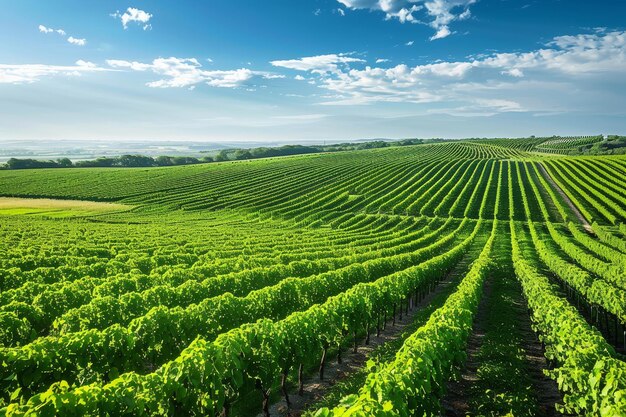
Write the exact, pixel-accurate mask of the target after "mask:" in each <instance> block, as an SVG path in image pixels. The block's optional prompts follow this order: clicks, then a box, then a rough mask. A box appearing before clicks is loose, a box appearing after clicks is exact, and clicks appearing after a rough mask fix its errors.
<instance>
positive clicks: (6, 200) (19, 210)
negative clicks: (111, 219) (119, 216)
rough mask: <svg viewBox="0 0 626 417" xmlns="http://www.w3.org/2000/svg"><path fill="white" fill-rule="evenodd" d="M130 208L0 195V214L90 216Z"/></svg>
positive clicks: (109, 204) (122, 205)
mask: <svg viewBox="0 0 626 417" xmlns="http://www.w3.org/2000/svg"><path fill="white" fill-rule="evenodd" d="M132 208H133V206H129V205H126V204H118V203H101V202H96V201H82V200H56V199H50V198H14V197H0V216H15V215H30V216H49V217H74V216H91V215H94V214H101V213H110V212H115V211H126V210H130V209H132Z"/></svg>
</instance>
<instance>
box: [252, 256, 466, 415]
mask: <svg viewBox="0 0 626 417" xmlns="http://www.w3.org/2000/svg"><path fill="white" fill-rule="evenodd" d="M464 262H466V261H465V260H461V263H464ZM455 273H456V274H458V270H457V268H454V269H453V271H452V272H450V273H449V274H447V276H446V277H445V278H444V279H443V280H442V281H441V282H440V283H439V285H437V286H436V288H435V290H434V291H433V292H431V293H430V294H428V295H426V296H425V297H424V298H423V299H422V301H420V302H419V303H417V304H416V305H415V306H414V307H413V309H412V310H410V311H409V314H408V315H406V314H403V316H402V320H399V319H398V318H397V317H396V324H395V326H393V325H392V320H389V321H388V322H387V326H386V328H385V330H382V329H381V332H380V336H379V337H377V336H376V333H375V332H374V333H373V334H372V335H371V336H370V342H369V344H368V345H365V344H363V341H360V344H359V347H358V349H357V352H356V353H353V351H352V348H348V349H347V350H344V351H342V353H341V358H342V363H341V364H339V363H337V359H336V356H331V357H329V358H328V360H327V361H326V364H325V366H324V380H323V381H320V379H319V376H318V374H317V373H314V374H313V375H309V376H307V377H305V379H304V391H303V395H298V391H297V387H290V389H289V399H290V401H291V405H290V407H287V403H286V402H285V399H284V398H281V399H280V401H277V402H276V403H274V404H273V405H272V406H271V407H270V409H269V412H270V415H271V416H289V417H298V416H301V415H302V413H303V412H304V411H305V410H306V409H307V407H309V406H310V405H311V404H313V403H314V402H316V401H318V400H319V399H321V398H322V397H323V396H324V394H325V393H326V392H327V390H328V389H329V388H330V387H332V386H333V385H335V384H336V383H338V382H340V381H341V380H343V379H345V378H346V377H347V376H349V375H350V374H352V373H354V372H356V371H358V370H359V369H360V368H362V367H363V366H365V363H366V362H367V360H368V358H369V356H370V355H371V353H372V352H373V351H374V350H375V349H376V348H377V347H378V346H381V345H383V344H385V343H387V342H390V341H393V340H395V339H397V338H398V337H400V336H401V335H402V332H403V331H404V329H405V328H406V327H407V326H408V325H410V324H411V323H412V322H413V317H414V316H415V314H417V313H418V312H419V311H420V310H421V309H422V308H423V307H425V306H427V305H428V304H429V303H430V302H431V301H432V300H433V299H434V298H435V297H437V296H438V295H439V294H441V292H442V291H444V290H445V289H446V288H448V287H449V286H450V285H452V283H453V282H454V281H457V280H456V279H455V278H454V277H455ZM258 417H263V413H259V414H258Z"/></svg>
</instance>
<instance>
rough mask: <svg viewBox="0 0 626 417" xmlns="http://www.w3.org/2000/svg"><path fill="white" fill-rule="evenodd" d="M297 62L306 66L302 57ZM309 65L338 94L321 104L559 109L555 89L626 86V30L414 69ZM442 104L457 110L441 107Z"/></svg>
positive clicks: (485, 111)
mask: <svg viewBox="0 0 626 417" xmlns="http://www.w3.org/2000/svg"><path fill="white" fill-rule="evenodd" d="M286 62H292V61H286ZM293 62H295V63H296V64H298V65H300V64H301V63H302V59H300V60H293ZM379 63H380V62H379ZM289 67H295V65H290V66H289ZM305 67H307V68H308V71H309V72H310V73H311V74H314V75H317V76H316V77H315V79H317V81H318V85H319V86H320V87H321V88H324V89H326V90H329V91H330V92H331V94H330V95H329V97H330V98H329V99H328V100H327V101H325V102H323V103H322V104H326V105H355V104H371V103H377V102H378V103H379V102H408V103H431V104H437V106H435V108H433V109H431V110H430V111H432V112H446V113H449V114H455V115H461V114H462V115H474V114H477V113H480V114H481V115H491V114H495V113H502V112H520V111H548V110H549V111H554V110H555V108H554V107H555V106H554V105H550V104H548V102H556V100H557V99H558V94H552V96H553V97H546V91H548V90H550V89H552V90H555V91H558V92H559V94H562V91H563V90H570V91H578V92H579V93H581V94H582V93H583V92H586V93H587V94H592V95H596V94H597V89H598V88H599V87H598V86H599V85H600V84H599V82H600V81H601V82H602V83H605V84H606V81H607V80H612V81H611V82H612V83H621V84H622V85H623V84H625V83H626V81H625V80H624V79H623V74H624V73H625V72H626V32H609V33H605V34H601V33H594V34H581V35H574V36H559V37H556V38H554V39H553V40H552V41H550V42H549V43H547V44H546V45H545V47H544V48H541V49H537V50H534V51H530V52H516V53H494V54H492V55H487V56H481V57H479V58H472V59H469V60H466V61H453V62H445V61H442V62H436V63H432V64H425V65H417V66H413V67H409V66H407V65H405V64H401V65H396V66H394V67H391V68H380V67H369V66H368V67H366V68H364V69H355V68H343V67H335V68H332V70H327V71H320V70H318V68H319V66H316V65H309V66H304V65H302V66H298V69H301V70H305ZM548 95H549V96H550V94H548ZM537 97H541V99H537ZM542 101H543V102H542ZM443 103H448V104H452V106H445V105H444V106H441V105H440V104H443ZM451 109H454V111H453V110H451Z"/></svg>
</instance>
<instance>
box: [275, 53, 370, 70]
mask: <svg viewBox="0 0 626 417" xmlns="http://www.w3.org/2000/svg"><path fill="white" fill-rule="evenodd" d="M355 62H357V63H358V62H365V61H364V60H363V59H360V58H354V57H352V56H350V55H349V54H328V55H317V56H309V57H304V58H299V59H287V60H278V61H271V62H270V64H272V65H273V66H275V67H282V68H288V69H293V70H298V71H311V72H313V73H315V74H324V73H328V72H337V71H338V70H339V65H340V64H343V65H347V64H349V63H355Z"/></svg>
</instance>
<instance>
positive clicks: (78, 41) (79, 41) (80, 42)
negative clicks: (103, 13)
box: [67, 36, 87, 46]
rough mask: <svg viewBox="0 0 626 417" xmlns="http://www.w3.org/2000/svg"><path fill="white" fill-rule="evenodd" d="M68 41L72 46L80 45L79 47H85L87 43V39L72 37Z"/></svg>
mask: <svg viewBox="0 0 626 417" xmlns="http://www.w3.org/2000/svg"><path fill="white" fill-rule="evenodd" d="M67 41H68V42H69V43H71V44H72V45H78V46H85V44H86V43H87V40H86V39H78V38H75V37H73V36H70V37H69V38H67Z"/></svg>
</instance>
